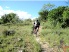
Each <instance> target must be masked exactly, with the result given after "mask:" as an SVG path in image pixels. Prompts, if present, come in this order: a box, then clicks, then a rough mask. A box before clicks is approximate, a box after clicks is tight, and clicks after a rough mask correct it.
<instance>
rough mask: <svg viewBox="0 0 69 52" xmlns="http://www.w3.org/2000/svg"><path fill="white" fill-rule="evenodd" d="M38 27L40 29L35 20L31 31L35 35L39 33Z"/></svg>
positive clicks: (38, 23)
mask: <svg viewBox="0 0 69 52" xmlns="http://www.w3.org/2000/svg"><path fill="white" fill-rule="evenodd" d="M39 27H40V22H39V21H38V20H36V21H35V22H34V27H33V31H34V33H35V34H37V32H38V31H39Z"/></svg>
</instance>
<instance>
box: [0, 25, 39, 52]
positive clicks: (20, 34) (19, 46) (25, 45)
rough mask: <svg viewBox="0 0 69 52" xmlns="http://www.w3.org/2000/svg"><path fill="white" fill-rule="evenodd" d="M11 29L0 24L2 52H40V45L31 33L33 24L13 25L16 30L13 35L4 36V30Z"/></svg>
mask: <svg viewBox="0 0 69 52" xmlns="http://www.w3.org/2000/svg"><path fill="white" fill-rule="evenodd" d="M7 29H8V30H9V28H8V27H7V26H3V25H0V52H20V50H21V51H22V52H39V51H40V45H39V44H38V43H37V42H36V40H35V39H34V37H33V35H32V34H31V30H32V29H31V26H17V25H16V26H11V27H10V29H13V30H14V31H15V34H14V35H13V36H4V34H3V33H2V32H4V31H5V30H7Z"/></svg>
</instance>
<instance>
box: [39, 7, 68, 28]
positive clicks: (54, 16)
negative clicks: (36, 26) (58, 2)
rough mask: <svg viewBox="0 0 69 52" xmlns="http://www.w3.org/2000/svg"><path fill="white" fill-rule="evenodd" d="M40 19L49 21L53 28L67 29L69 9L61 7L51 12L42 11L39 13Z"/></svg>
mask: <svg viewBox="0 0 69 52" xmlns="http://www.w3.org/2000/svg"><path fill="white" fill-rule="evenodd" d="M39 19H41V21H44V20H45V21H46V22H48V21H49V22H50V24H51V25H53V27H56V26H59V27H62V28H64V27H67V26H69V25H68V23H69V7H68V6H59V7H57V8H54V9H52V10H50V11H47V10H44V11H41V12H39Z"/></svg>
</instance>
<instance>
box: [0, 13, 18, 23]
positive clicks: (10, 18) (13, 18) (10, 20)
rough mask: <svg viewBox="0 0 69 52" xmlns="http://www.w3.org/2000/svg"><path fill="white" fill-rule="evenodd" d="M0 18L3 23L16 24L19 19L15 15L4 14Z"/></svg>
mask: <svg viewBox="0 0 69 52" xmlns="http://www.w3.org/2000/svg"><path fill="white" fill-rule="evenodd" d="M1 18H2V21H3V23H16V22H18V21H19V18H18V16H17V15H16V14H15V13H9V14H5V15H3V16H2V17H1Z"/></svg>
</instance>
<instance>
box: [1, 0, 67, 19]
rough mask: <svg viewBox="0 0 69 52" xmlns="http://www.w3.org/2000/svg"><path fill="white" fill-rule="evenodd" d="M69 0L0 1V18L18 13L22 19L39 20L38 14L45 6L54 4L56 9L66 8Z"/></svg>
mask: <svg viewBox="0 0 69 52" xmlns="http://www.w3.org/2000/svg"><path fill="white" fill-rule="evenodd" d="M66 1H67V0H25V1H24V0H10V1H9V0H0V18H1V16H2V15H4V14H8V13H11V12H13V13H16V14H17V15H18V16H19V18H20V19H28V18H31V19H34V18H38V17H39V14H38V12H39V11H40V10H41V9H42V7H43V5H44V4H48V3H51V4H54V5H55V7H58V6H66V5H67V4H66Z"/></svg>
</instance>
